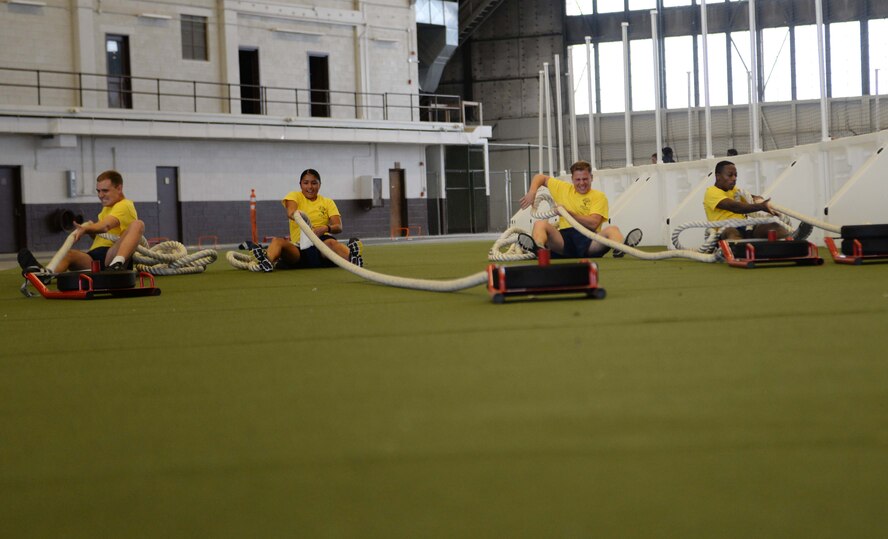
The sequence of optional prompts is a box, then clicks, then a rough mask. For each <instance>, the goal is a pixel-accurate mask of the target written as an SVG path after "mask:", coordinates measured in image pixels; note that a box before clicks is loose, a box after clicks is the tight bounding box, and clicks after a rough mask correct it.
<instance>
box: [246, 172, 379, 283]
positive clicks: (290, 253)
mask: <svg viewBox="0 0 888 539" xmlns="http://www.w3.org/2000/svg"><path fill="white" fill-rule="evenodd" d="M299 188H300V190H299V191H291V192H290V193H288V194H287V196H285V197H284V199H283V200H282V201H281V204H283V205H284V208H286V210H287V218H288V219H290V241H288V240H287V239H285V238H274V239H273V240H272V241H271V243H270V244H269V245H268V249H267V250H266V249H263V248H262V247H261V246H259V245H256V244H254V243H253V242H249V241H247V242H244V243H243V244H241V248H242V249H248V250H250V251H252V252H253V256H255V257H256V260H258V261H259V267H260V268H261V269H262V270H263V271H266V272H268V271H272V270H274V268H275V263H276V262H278V260H280V262H279V263H278V264H277V266H278V267H279V268H280V269H289V268H320V267H331V266H335V264H334V263H333V262H331V261H330V260H328V259H327V258H326V257H325V256H324V255H322V254H321V253H320V252H319V251H318V249H317V248H316V247H314V246H313V245H312V246H311V247H307V248H304V249H302V248H300V247H299V240H300V239H301V236H302V231H301V230H300V229H299V225H297V224H296V219H299V218H300V217H299V215H297V213H299V212H301V213H304V214H306V215H308V218H309V221H311V228H312V231H313V232H314V233H315V235H317V236H318V237H319V238H320V239H321V241H323V242H324V245H326V246H327V247H329V248H331V249H332V250H333V251H334V252H335V253H336V254H337V255H339V256H340V257H342V258H344V259H345V260H348V261H349V262H351V263H352V264H355V265H356V266H363V265H364V258H363V243H362V242H361V240H359V239H357V238H351V239H349V240H348V243H347V244H346V245H343V244H341V243H339V241H337V240H336V238H334V237H333V236H332V234H339V233H341V232H342V217H341V215H340V213H339V209H338V208H337V207H336V203H335V202H333V200H332V199H330V198H327V197H325V196H322V195H320V194H319V193H318V192H319V191H320V189H321V175H320V173H318V171H317V170H314V169H312V168H309V169H306V170H304V171H303V172H302V174H301V175H300V177H299Z"/></svg>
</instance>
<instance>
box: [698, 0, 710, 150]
mask: <svg viewBox="0 0 888 539" xmlns="http://www.w3.org/2000/svg"><path fill="white" fill-rule="evenodd" d="M700 19H701V21H702V22H703V34H702V37H703V39H702V41H703V106H704V107H705V108H704V110H705V118H706V158H707V159H712V109H711V107H710V106H709V54H708V52H707V50H708V47H707V45H708V35H707V34H708V33H709V26H708V24H707V20H706V0H700Z"/></svg>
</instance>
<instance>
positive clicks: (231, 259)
mask: <svg viewBox="0 0 888 539" xmlns="http://www.w3.org/2000/svg"><path fill="white" fill-rule="evenodd" d="M225 258H226V259H227V260H228V263H229V264H231V265H232V266H234V267H235V268H237V269H239V270H247V271H262V268H260V267H259V261H258V260H256V257H254V256H253V255H252V253H250V254H246V253H241V252H239V251H228V252H227V253H225Z"/></svg>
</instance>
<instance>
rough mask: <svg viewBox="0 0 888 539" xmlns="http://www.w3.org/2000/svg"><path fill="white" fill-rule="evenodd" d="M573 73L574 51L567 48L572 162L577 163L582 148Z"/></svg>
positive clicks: (566, 75)
mask: <svg viewBox="0 0 888 539" xmlns="http://www.w3.org/2000/svg"><path fill="white" fill-rule="evenodd" d="M573 74H574V62H573V52H572V51H571V49H568V50H567V73H566V74H565V80H566V81H567V84H568V92H567V107H568V109H570V110H568V111H567V117H568V118H570V162H571V163H575V162H576V161H579V160H580V150H579V148H578V147H577V146H578V145H577V108H576V104H575V103H574V99H575V96H574V85H573Z"/></svg>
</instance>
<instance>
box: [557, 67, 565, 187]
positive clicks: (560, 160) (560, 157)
mask: <svg viewBox="0 0 888 539" xmlns="http://www.w3.org/2000/svg"><path fill="white" fill-rule="evenodd" d="M555 114H556V120H558V171H559V172H558V173H559V174H561V175H564V174H566V173H567V171H566V170H565V168H564V112H563V111H562V109H561V56H559V55H557V54H556V55H555Z"/></svg>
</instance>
